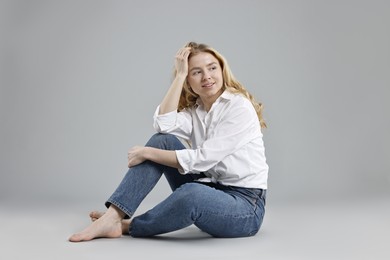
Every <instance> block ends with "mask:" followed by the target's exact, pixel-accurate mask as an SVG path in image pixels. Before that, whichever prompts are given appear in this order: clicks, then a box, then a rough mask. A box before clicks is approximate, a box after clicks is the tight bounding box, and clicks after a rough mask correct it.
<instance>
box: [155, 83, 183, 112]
mask: <svg viewBox="0 0 390 260" xmlns="http://www.w3.org/2000/svg"><path fill="white" fill-rule="evenodd" d="M185 80H186V75H178V76H176V78H175V79H174V80H173V82H172V84H171V87H170V88H169V89H168V91H167V93H166V94H165V97H164V99H163V101H162V102H161V104H160V111H159V114H160V115H162V114H166V113H169V112H172V111H175V110H177V107H178V105H179V100H180V94H181V91H182V89H183V84H184V81H185Z"/></svg>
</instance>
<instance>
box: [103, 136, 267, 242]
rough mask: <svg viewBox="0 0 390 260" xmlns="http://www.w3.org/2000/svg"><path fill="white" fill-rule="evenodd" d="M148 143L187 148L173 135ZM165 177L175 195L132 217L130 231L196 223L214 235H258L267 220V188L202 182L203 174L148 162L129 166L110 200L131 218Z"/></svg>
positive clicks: (137, 233)
mask: <svg viewBox="0 0 390 260" xmlns="http://www.w3.org/2000/svg"><path fill="white" fill-rule="evenodd" d="M146 146H150V147H155V148H159V149H164V150H180V149H185V147H184V145H183V144H182V143H181V142H180V141H179V140H178V139H177V138H176V137H175V136H173V135H169V134H155V135H153V136H152V137H151V139H150V140H149V141H148V142H147V144H146ZM163 174H164V175H165V177H166V179H167V180H168V183H169V185H170V187H171V189H172V193H171V195H170V196H168V197H167V198H166V199H164V200H163V201H162V202H160V203H159V204H158V205H156V206H155V207H154V208H152V209H151V210H149V211H147V212H145V213H144V214H142V215H139V216H136V217H134V218H133V219H132V221H131V225H130V229H129V234H130V235H131V236H133V237H149V236H154V235H159V234H164V233H168V232H172V231H175V230H179V229H182V228H185V227H188V226H190V225H192V224H194V225H195V226H197V227H198V228H199V229H201V230H202V231H204V232H206V233H208V234H210V235H211V236H214V237H246V236H253V235H255V234H256V233H257V232H258V231H259V229H260V226H261V224H262V222H263V217H264V212H265V198H266V190H262V189H250V188H240V187H233V186H224V185H221V184H218V183H202V182H197V181H196V180H197V179H198V178H200V177H204V176H202V175H201V174H186V175H182V174H180V173H179V171H178V170H177V169H175V168H171V167H168V166H164V165H161V164H157V163H154V162H151V161H145V162H143V163H141V164H139V165H137V166H134V167H131V168H130V169H129V170H128V172H127V174H126V175H125V177H124V178H123V180H122V182H121V183H120V184H119V186H118V188H117V189H116V190H115V192H114V193H113V194H112V195H111V197H110V198H109V199H108V200H107V202H106V206H107V207H109V206H110V205H111V204H113V205H115V206H116V207H118V208H119V209H120V210H122V211H123V212H124V213H125V214H126V215H127V217H133V214H134V212H135V211H136V209H137V207H138V206H139V205H140V203H141V202H142V200H143V199H144V198H145V197H146V195H148V193H149V192H150V191H151V190H152V189H153V187H154V186H155V185H156V183H157V182H158V180H159V179H160V177H161V175H163Z"/></svg>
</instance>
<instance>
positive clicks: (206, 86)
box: [202, 82, 215, 88]
mask: <svg viewBox="0 0 390 260" xmlns="http://www.w3.org/2000/svg"><path fill="white" fill-rule="evenodd" d="M214 84H215V82H213V83H207V84H203V85H202V88H211V87H212V86H213V85H214Z"/></svg>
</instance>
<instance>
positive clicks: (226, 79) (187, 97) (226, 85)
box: [174, 42, 267, 128]
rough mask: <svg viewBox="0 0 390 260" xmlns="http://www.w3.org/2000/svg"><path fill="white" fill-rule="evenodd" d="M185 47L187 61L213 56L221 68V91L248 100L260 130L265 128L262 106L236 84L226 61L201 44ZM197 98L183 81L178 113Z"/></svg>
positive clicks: (214, 51)
mask: <svg viewBox="0 0 390 260" xmlns="http://www.w3.org/2000/svg"><path fill="white" fill-rule="evenodd" d="M185 47H190V48H191V53H190V55H189V57H188V60H189V59H190V58H191V56H194V55H196V54H198V53H200V52H207V53H210V54H211V55H213V56H214V57H215V58H216V59H217V60H218V61H219V65H220V66H221V68H222V77H223V85H222V89H223V90H227V91H229V92H231V93H239V94H242V95H243V96H245V97H246V98H248V99H249V100H250V101H251V103H252V105H253V107H254V108H255V110H256V113H257V117H258V118H259V122H260V126H261V128H266V127H267V125H266V123H265V120H264V118H263V104H262V103H259V102H257V101H256V100H255V98H254V97H253V96H252V94H250V93H249V92H248V91H247V90H246V89H245V88H244V86H243V85H241V83H240V82H238V80H236V78H235V77H234V76H233V73H232V72H231V70H230V68H229V65H228V63H227V61H226V59H225V58H224V57H223V56H222V55H221V54H220V53H219V52H217V51H216V50H215V49H213V48H212V47H210V46H208V45H206V44H203V43H200V44H198V43H196V42H189V43H187V44H186V45H185ZM176 73H177V72H176V70H175V71H174V76H175V75H176ZM198 97H199V96H198V95H197V94H196V93H195V92H194V91H193V90H192V89H191V88H190V86H189V85H188V83H187V81H185V82H184V85H183V90H182V92H181V96H180V100H179V106H178V111H182V110H183V109H185V108H188V107H192V106H194V105H195V103H196V100H197V99H198Z"/></svg>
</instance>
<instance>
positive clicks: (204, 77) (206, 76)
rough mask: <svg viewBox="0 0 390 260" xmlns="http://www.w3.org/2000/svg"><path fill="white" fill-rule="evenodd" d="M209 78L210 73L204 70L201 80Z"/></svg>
mask: <svg viewBox="0 0 390 260" xmlns="http://www.w3.org/2000/svg"><path fill="white" fill-rule="evenodd" d="M210 78H211V75H210V73H209V72H205V73H204V74H203V80H207V79H210Z"/></svg>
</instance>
